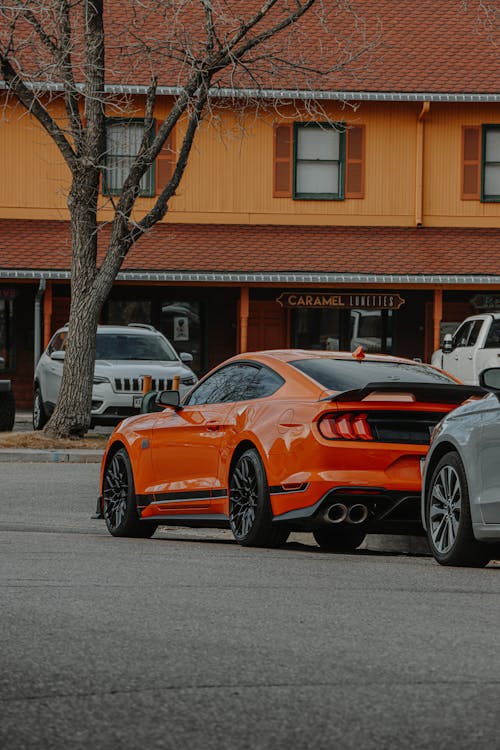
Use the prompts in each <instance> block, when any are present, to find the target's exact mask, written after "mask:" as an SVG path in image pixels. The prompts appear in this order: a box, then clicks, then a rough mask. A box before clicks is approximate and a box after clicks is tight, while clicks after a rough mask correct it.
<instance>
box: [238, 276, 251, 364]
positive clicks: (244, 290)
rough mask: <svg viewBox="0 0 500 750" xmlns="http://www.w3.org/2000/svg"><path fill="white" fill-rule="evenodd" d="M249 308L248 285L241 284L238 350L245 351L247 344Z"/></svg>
mask: <svg viewBox="0 0 500 750" xmlns="http://www.w3.org/2000/svg"><path fill="white" fill-rule="evenodd" d="M249 309H250V295H249V293H248V287H247V286H242V287H241V290H240V309H239V313H240V316H239V317H240V320H239V328H238V330H239V334H240V335H239V351H240V353H241V352H246V351H247V348H248V347H247V345H248V313H249Z"/></svg>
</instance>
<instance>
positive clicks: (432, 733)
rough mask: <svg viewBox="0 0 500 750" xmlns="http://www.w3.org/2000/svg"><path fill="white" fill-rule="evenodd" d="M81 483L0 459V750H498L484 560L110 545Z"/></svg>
mask: <svg viewBox="0 0 500 750" xmlns="http://www.w3.org/2000/svg"><path fill="white" fill-rule="evenodd" d="M97 476H98V465H97V464H87V465H85V464H30V463H13V464H9V465H5V464H4V465H2V502H1V506H0V540H1V550H2V553H3V560H2V565H1V585H2V602H3V605H2V611H1V615H0V618H1V622H2V633H3V637H4V647H3V649H2V651H3V655H2V669H1V675H2V677H1V688H0V701H1V710H2V722H1V724H0V742H1V744H2V747H5V748H20V747H28V748H31V747H33V748H39V747H40V748H42V747H43V748H66V747H68V746H69V745H71V746H72V747H75V748H87V747H91V746H98V747H110V748H111V747H123V748H125V747H130V748H132V747H134V748H136V747H166V748H180V747H190V748H234V747H241V748H245V747H248V748H271V747H273V748H285V747H286V748H289V747H294V748H295V747H306V746H307V747H309V746H315V747H318V748H331V747H342V748H354V747H356V748H358V747H374V748H375V747H377V748H380V747H398V748H399V747H408V748H409V747H411V748H437V747H442V748H448V747H454V748H466V747H467V748H491V747H494V746H496V745H497V744H498V740H499V733H498V732H499V730H498V722H497V716H496V708H495V702H494V700H493V701H492V696H494V695H495V694H496V692H497V688H498V667H499V661H498V653H499V648H498V647H499V638H498V627H497V626H498V616H499V613H500V607H499V598H500V597H499V591H500V588H499V586H498V580H497V579H498V575H499V574H500V565H492V566H490V567H488V568H486V569H484V570H467V569H444V568H440V567H439V566H438V565H437V564H436V563H435V562H434V561H433V560H432V559H431V558H430V557H428V556H426V555H407V554H404V555H403V554H399V553H397V552H396V551H392V552H390V551H389V549H388V548H387V549H386V550H385V551H381V550H378V551H377V550H373V549H372V550H369V549H365V550H360V551H358V552H357V553H355V554H352V555H332V554H325V553H321V552H320V551H319V548H318V547H317V546H316V545H315V544H314V542H313V540H312V537H311V536H310V535H294V536H293V537H292V539H291V541H290V542H289V543H288V544H286V545H285V547H283V548H282V549H278V550H262V549H247V548H242V547H240V546H238V545H237V544H235V543H234V542H233V540H232V539H231V537H230V535H229V533H228V532H225V531H214V530H186V529H177V530H175V529H173V528H162V529H161V530H159V531H158V532H157V534H156V535H155V537H153V539H151V540H134V539H113V538H112V537H111V536H109V535H108V533H107V531H106V529H105V527H104V523H103V522H102V521H93V520H91V518H90V515H91V512H92V510H93V508H94V506H95V497H96V491H97Z"/></svg>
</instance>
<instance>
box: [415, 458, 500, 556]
mask: <svg viewBox="0 0 500 750" xmlns="http://www.w3.org/2000/svg"><path fill="white" fill-rule="evenodd" d="M425 512H426V519H425V520H426V526H427V539H428V541H429V547H430V548H431V552H432V554H433V555H434V558H435V559H436V560H437V561H438V563H440V564H441V565H456V566H461V567H471V568H483V567H484V566H485V565H487V564H488V563H489V561H490V560H491V559H492V557H493V556H494V555H495V553H496V552H497V550H496V549H495V548H494V547H493V546H492V545H489V544H487V543H484V542H479V541H478V540H477V539H476V538H475V536H474V532H473V530H472V519H471V513H470V500H469V487H468V484H467V477H466V474H465V469H464V466H463V463H462V461H461V459H460V456H459V455H458V454H457V453H455V452H453V451H450V453H446V455H444V456H443V457H442V458H441V460H440V461H439V463H438V465H437V466H436V468H435V469H434V471H433V473H432V477H431V481H430V483H429V485H428V487H427V491H426V498H425Z"/></svg>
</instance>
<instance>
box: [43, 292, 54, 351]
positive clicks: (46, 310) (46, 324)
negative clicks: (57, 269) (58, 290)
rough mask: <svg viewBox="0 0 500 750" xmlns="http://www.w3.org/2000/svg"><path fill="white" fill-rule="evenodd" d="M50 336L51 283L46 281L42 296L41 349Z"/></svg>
mask: <svg viewBox="0 0 500 750" xmlns="http://www.w3.org/2000/svg"><path fill="white" fill-rule="evenodd" d="M51 334H52V281H47V286H46V288H45V294H44V295H43V348H44V349H46V348H47V345H48V343H49V341H50V337H51Z"/></svg>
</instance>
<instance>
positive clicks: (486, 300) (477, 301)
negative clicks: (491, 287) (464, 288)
mask: <svg viewBox="0 0 500 750" xmlns="http://www.w3.org/2000/svg"><path fill="white" fill-rule="evenodd" d="M470 303H471V305H472V307H474V308H475V309H476V310H500V294H476V295H475V296H474V297H473V298H472V299H471V301H470Z"/></svg>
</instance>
